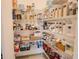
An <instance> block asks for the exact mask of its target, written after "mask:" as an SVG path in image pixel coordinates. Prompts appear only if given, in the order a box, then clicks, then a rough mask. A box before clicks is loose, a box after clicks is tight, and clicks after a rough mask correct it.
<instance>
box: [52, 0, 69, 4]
mask: <svg viewBox="0 0 79 59" xmlns="http://www.w3.org/2000/svg"><path fill="white" fill-rule="evenodd" d="M60 1H61V2H60ZM67 1H68V0H53V1H52V4H64V3H66V2H67Z"/></svg>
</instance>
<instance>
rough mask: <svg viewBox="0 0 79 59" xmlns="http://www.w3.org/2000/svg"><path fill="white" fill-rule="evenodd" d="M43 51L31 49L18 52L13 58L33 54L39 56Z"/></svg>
mask: <svg viewBox="0 0 79 59" xmlns="http://www.w3.org/2000/svg"><path fill="white" fill-rule="evenodd" d="M43 52H44V50H43V49H42V48H36V49H31V50H28V51H19V52H16V53H15V56H17V57H18V56H26V55H33V54H39V53H43Z"/></svg>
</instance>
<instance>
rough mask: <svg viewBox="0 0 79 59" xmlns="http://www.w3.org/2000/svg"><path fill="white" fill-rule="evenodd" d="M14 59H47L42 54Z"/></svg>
mask: <svg viewBox="0 0 79 59" xmlns="http://www.w3.org/2000/svg"><path fill="white" fill-rule="evenodd" d="M16 59H47V58H46V57H45V56H44V55H43V54H37V55H31V56H23V57H16Z"/></svg>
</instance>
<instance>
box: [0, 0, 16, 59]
mask: <svg viewBox="0 0 79 59" xmlns="http://www.w3.org/2000/svg"><path fill="white" fill-rule="evenodd" d="M11 2H12V0H2V2H1V4H2V6H1V7H2V14H1V15H2V16H1V17H2V19H1V20H2V21H1V27H2V28H1V30H2V31H1V32H2V33H1V34H2V38H1V43H2V46H1V49H2V54H3V59H15V56H14V47H13V30H12V27H13V22H12V3H11Z"/></svg>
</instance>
